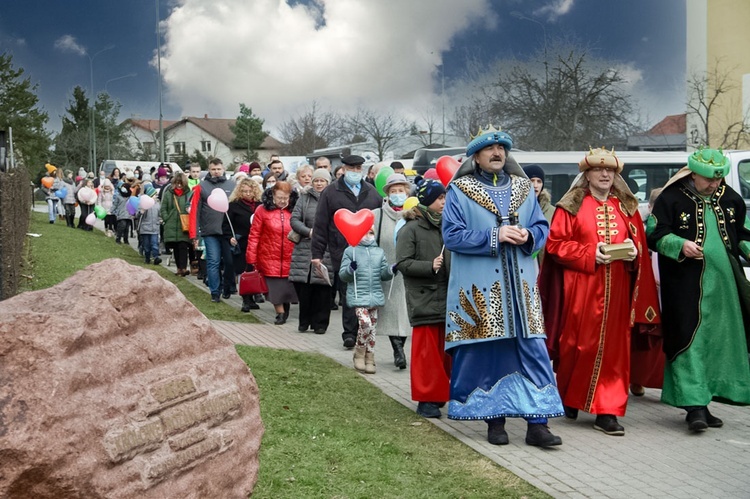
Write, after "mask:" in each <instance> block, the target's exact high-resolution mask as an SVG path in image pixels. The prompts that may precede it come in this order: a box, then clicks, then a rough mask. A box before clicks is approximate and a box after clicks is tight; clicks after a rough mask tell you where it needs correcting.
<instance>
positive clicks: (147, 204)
mask: <svg viewBox="0 0 750 499" xmlns="http://www.w3.org/2000/svg"><path fill="white" fill-rule="evenodd" d="M154 203H155V201H154V198H152V197H151V196H146V195H145V194H144V195H143V196H141V204H140V205H139V206H138V207H139V208H140V209H141V210H143V211H146V210H150V209H151V208H153V206H154Z"/></svg>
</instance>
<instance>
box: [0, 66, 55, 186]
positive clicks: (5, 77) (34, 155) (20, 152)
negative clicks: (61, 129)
mask: <svg viewBox="0 0 750 499" xmlns="http://www.w3.org/2000/svg"><path fill="white" fill-rule="evenodd" d="M23 73H24V70H23V69H22V68H21V69H15V68H14V67H13V56H11V55H10V54H8V53H3V54H0V130H6V131H7V130H8V129H9V128H12V129H13V148H14V156H15V158H16V164H17V165H19V166H26V167H27V168H28V169H29V171H31V172H34V171H36V170H38V169H41V170H43V169H44V164H45V163H46V162H47V161H48V159H49V146H50V134H49V132H47V131H46V130H45V129H44V126H45V125H46V123H47V121H49V116H48V115H47V113H46V112H45V111H43V110H41V109H39V108H37V104H38V103H39V98H38V97H37V95H36V90H37V87H38V85H32V84H31V80H30V79H29V78H23Z"/></svg>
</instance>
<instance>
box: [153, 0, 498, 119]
mask: <svg viewBox="0 0 750 499" xmlns="http://www.w3.org/2000/svg"><path fill="white" fill-rule="evenodd" d="M492 19H493V16H492V14H491V9H490V8H489V6H488V3H487V0H465V1H462V2H455V1H454V0H434V1H431V0H410V1H408V2H403V1H400V0H317V1H316V2H315V3H314V4H312V5H307V6H306V5H302V4H296V5H294V6H290V5H288V4H287V2H286V1H284V0H255V1H253V2H247V1H246V0H182V2H181V3H180V5H179V6H178V7H176V8H175V9H174V10H173V11H172V12H171V15H170V16H169V18H168V19H166V20H165V21H164V25H165V27H166V30H165V43H164V44H163V45H162V49H163V54H162V58H161V65H162V76H163V78H164V81H165V83H166V85H165V88H166V89H167V96H168V98H169V99H170V100H171V101H172V102H174V103H175V104H176V105H177V106H179V107H180V108H181V109H182V113H183V115H199V116H200V115H203V113H206V112H207V113H208V114H209V115H210V116H213V117H224V118H228V117H235V116H237V114H238V113H239V103H240V102H244V103H245V104H247V105H248V106H250V107H251V108H252V109H253V111H254V112H255V113H256V114H257V115H259V116H261V117H262V118H264V119H266V123H267V124H268V125H269V126H270V127H273V126H278V125H279V124H280V123H281V122H283V121H284V120H285V119H287V118H288V117H289V116H291V115H293V114H294V113H295V112H296V111H298V110H299V109H301V108H302V107H304V106H306V105H308V104H309V103H311V102H312V101H313V100H316V101H318V103H319V104H320V105H321V107H323V106H330V107H332V108H334V109H337V110H342V111H351V110H354V109H355V108H356V107H357V106H368V107H374V108H377V107H379V106H384V107H388V108H390V109H397V110H400V108H403V107H405V106H408V107H410V108H412V109H413V108H414V107H417V106H420V105H422V103H424V105H425V106H426V105H428V102H429V100H430V98H431V96H432V94H433V90H434V88H435V81H436V78H439V69H438V67H437V66H438V65H440V64H441V56H440V54H441V53H442V52H444V51H446V50H448V49H449V48H450V46H451V39H452V38H453V37H454V36H455V35H456V34H457V33H459V32H461V31H462V30H465V29H467V28H469V27H470V26H472V25H474V24H477V25H481V26H486V23H487V22H492Z"/></svg>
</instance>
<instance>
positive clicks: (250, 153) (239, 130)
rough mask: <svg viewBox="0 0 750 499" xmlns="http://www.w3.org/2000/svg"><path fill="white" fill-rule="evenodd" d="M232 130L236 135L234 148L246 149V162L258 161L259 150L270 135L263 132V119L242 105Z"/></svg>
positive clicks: (231, 127)
mask: <svg viewBox="0 0 750 499" xmlns="http://www.w3.org/2000/svg"><path fill="white" fill-rule="evenodd" d="M230 129H231V130H232V133H234V143H233V145H234V147H235V148H237V149H246V152H245V157H244V159H245V160H246V161H254V160H257V159H258V149H260V145H261V144H262V143H263V140H264V139H265V138H266V136H267V135H268V133H267V132H264V131H263V119H262V118H259V117H257V116H255V115H254V114H253V110H252V109H251V108H249V107H247V106H246V105H245V104H243V103H240V115H239V116H238V117H237V121H236V122H235V124H234V125H233V126H230Z"/></svg>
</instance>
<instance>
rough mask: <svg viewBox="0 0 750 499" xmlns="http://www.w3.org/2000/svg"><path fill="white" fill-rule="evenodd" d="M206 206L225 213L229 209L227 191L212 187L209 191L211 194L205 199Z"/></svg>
mask: <svg viewBox="0 0 750 499" xmlns="http://www.w3.org/2000/svg"><path fill="white" fill-rule="evenodd" d="M206 202H207V203H208V206H209V207H210V208H211V209H213V210H216V211H218V212H221V213H226V212H227V211H228V210H229V198H227V193H226V192H224V191H223V190H221V189H214V190H213V191H211V195H210V196H208V199H207V200H206Z"/></svg>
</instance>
